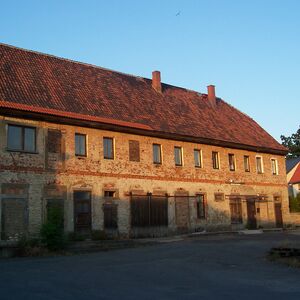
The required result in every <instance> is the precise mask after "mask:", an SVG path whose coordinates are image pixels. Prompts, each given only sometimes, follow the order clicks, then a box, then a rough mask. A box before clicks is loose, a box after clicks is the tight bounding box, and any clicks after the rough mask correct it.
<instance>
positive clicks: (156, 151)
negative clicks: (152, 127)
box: [153, 144, 162, 164]
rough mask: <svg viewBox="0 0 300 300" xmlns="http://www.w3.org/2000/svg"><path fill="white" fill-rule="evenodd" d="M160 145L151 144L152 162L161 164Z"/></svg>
mask: <svg viewBox="0 0 300 300" xmlns="http://www.w3.org/2000/svg"><path fill="white" fill-rule="evenodd" d="M161 161H162V160H161V145H160V144H153V163H155V164H161Z"/></svg>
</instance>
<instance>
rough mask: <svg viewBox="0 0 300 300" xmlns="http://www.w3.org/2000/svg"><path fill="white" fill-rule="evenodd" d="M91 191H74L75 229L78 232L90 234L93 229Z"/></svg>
mask: <svg viewBox="0 0 300 300" xmlns="http://www.w3.org/2000/svg"><path fill="white" fill-rule="evenodd" d="M91 225H92V218H91V192H88V191H75V192H74V230H75V232H77V233H82V234H88V233H90V231H91Z"/></svg>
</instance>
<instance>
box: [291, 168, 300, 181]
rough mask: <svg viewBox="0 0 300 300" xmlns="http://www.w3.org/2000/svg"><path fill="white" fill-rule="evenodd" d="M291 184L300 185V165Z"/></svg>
mask: <svg viewBox="0 0 300 300" xmlns="http://www.w3.org/2000/svg"><path fill="white" fill-rule="evenodd" d="M289 183H292V184H295V183H300V163H299V164H298V166H297V168H296V171H295V173H294V175H293V176H292V178H291V179H290V181H289Z"/></svg>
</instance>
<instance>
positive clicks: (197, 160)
mask: <svg viewBox="0 0 300 300" xmlns="http://www.w3.org/2000/svg"><path fill="white" fill-rule="evenodd" d="M194 161H195V167H197V168H202V157H201V150H198V149H194Z"/></svg>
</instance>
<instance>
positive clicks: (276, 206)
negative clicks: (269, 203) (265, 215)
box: [274, 202, 283, 228]
mask: <svg viewBox="0 0 300 300" xmlns="http://www.w3.org/2000/svg"><path fill="white" fill-rule="evenodd" d="M274 210H275V224H276V227H277V228H282V227H283V220H282V208H281V202H275V203H274Z"/></svg>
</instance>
